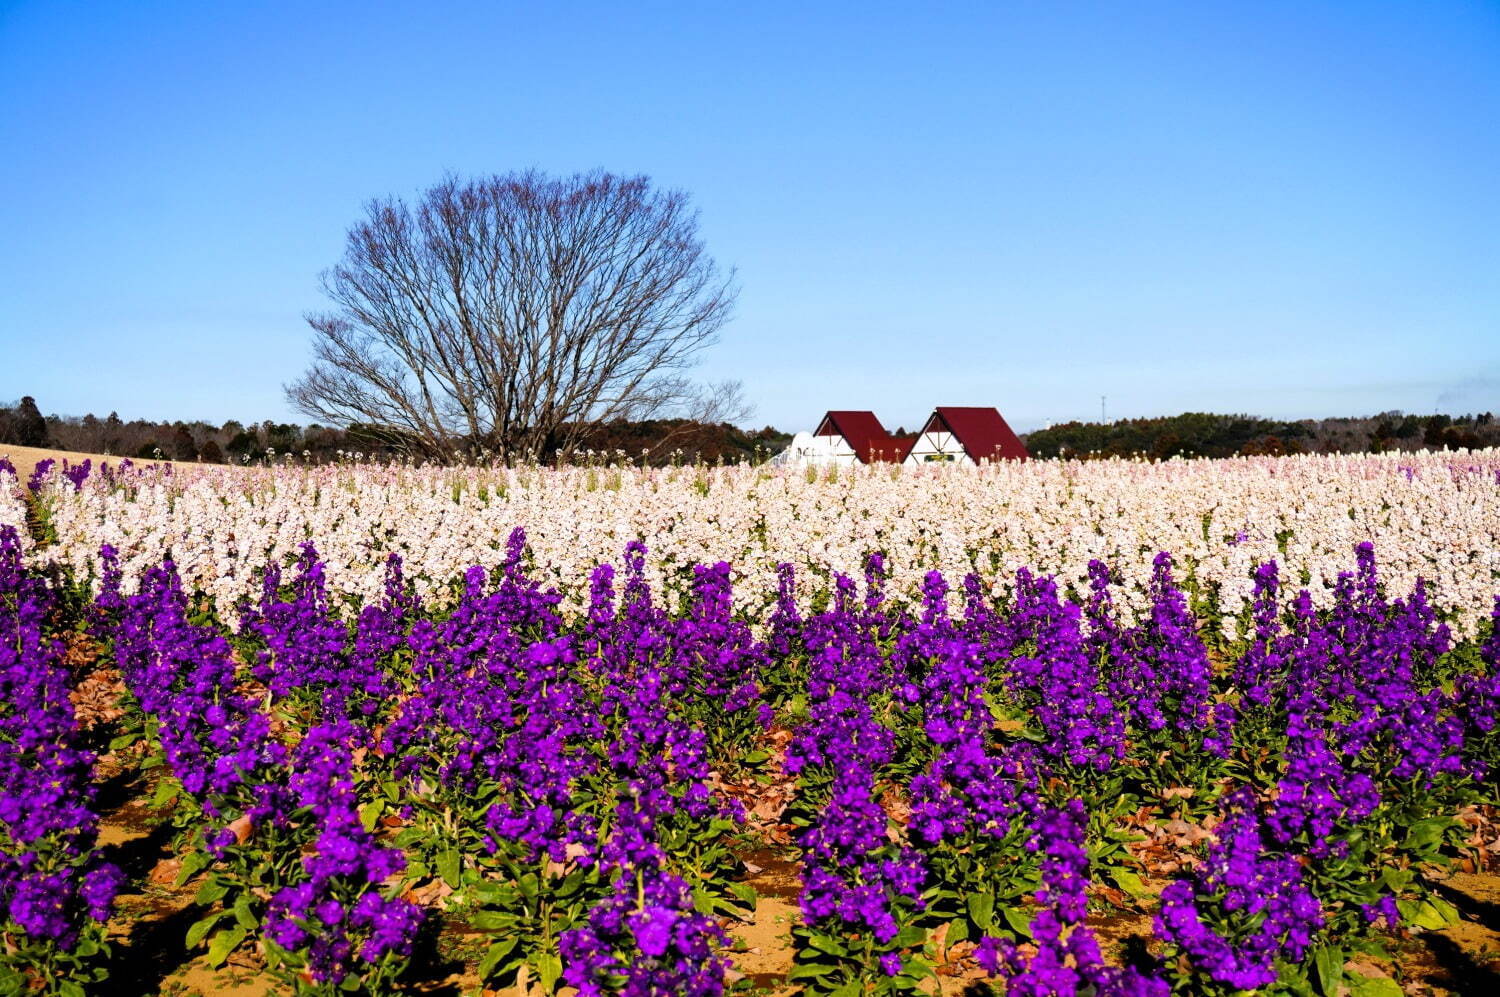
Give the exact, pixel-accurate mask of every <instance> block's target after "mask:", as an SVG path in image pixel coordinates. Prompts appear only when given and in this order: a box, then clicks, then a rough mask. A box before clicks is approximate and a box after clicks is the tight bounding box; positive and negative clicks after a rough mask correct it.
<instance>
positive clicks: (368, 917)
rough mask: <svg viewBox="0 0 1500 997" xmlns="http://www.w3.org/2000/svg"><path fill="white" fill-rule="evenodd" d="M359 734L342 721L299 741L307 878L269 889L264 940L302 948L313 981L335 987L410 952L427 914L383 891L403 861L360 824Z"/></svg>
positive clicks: (295, 787)
mask: <svg viewBox="0 0 1500 997" xmlns="http://www.w3.org/2000/svg"><path fill="white" fill-rule="evenodd" d="M356 736H357V735H356V731H355V730H354V728H353V727H352V725H350V724H349V723H348V722H347V721H338V722H334V723H325V724H319V725H316V726H314V727H312V728H311V729H310V730H308V732H307V734H306V736H305V737H304V738H303V740H302V743H301V744H300V745H298V747H297V751H296V753H295V755H294V757H293V760H292V776H291V780H290V783H291V790H292V793H293V794H294V796H295V798H296V801H297V804H298V806H299V807H300V808H302V812H303V813H304V814H305V816H304V817H303V819H304V820H305V821H306V822H307V823H308V824H309V826H311V827H314V828H316V829H317V837H316V838H315V839H314V841H313V850H312V852H311V853H310V854H308V855H306V856H304V858H303V860H302V867H303V871H304V873H305V874H306V876H307V879H306V880H305V881H303V882H300V883H297V884H295V885H292V886H285V887H282V888H281V889H280V890H279V891H278V892H277V893H276V894H275V895H273V896H272V897H271V901H270V904H269V906H268V908H267V912H266V920H265V933H266V937H267V938H269V939H270V940H271V941H273V942H275V943H276V944H277V945H278V946H280V947H281V948H283V949H285V950H287V951H289V952H301V953H302V956H303V958H304V959H305V961H306V970H307V972H308V973H309V974H310V975H311V977H312V979H313V980H315V981H317V982H319V983H332V984H335V985H338V984H342V983H343V982H344V980H345V979H346V978H347V977H349V976H351V975H354V976H359V975H362V974H361V971H360V969H359V965H358V964H359V963H363V964H365V965H366V966H377V965H379V964H380V963H381V962H382V961H383V960H386V957H387V956H391V955H393V956H396V957H398V958H404V957H406V956H409V955H410V954H411V943H412V938H413V937H414V936H415V934H416V931H417V928H418V927H419V926H420V925H421V923H422V919H423V913H424V912H423V910H422V908H420V907H418V906H417V905H416V904H413V903H411V902H410V901H408V900H404V899H402V898H400V897H392V896H387V895H385V894H384V893H382V891H381V889H380V886H381V884H383V883H385V882H386V881H387V880H389V879H391V878H392V877H393V876H396V875H397V874H398V873H400V872H401V870H402V869H404V868H405V866H406V859H405V856H404V855H403V854H402V852H401V850H400V849H399V848H392V847H387V846H384V845H381V844H380V843H379V842H378V841H376V839H375V837H374V835H372V834H371V833H370V832H369V831H367V830H365V828H364V825H363V824H362V823H361V822H360V817H359V809H358V805H359V800H358V797H357V795H356V793H355V787H354V775H353V756H352V753H351V750H350V744H351V743H352V742H353V741H354V739H355V738H356Z"/></svg>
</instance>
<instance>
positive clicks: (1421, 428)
mask: <svg viewBox="0 0 1500 997" xmlns="http://www.w3.org/2000/svg"><path fill="white" fill-rule="evenodd" d="M1022 438H1023V439H1024V440H1025V442H1026V447H1027V449H1028V450H1030V451H1031V454H1032V456H1033V457H1083V458H1088V457H1128V456H1134V455H1142V456H1146V457H1149V458H1152V459H1155V460H1165V459H1166V458H1168V457H1175V456H1178V455H1181V456H1185V457H1233V456H1236V455H1257V454H1271V455H1278V454H1296V453H1363V452H1375V453H1381V452H1385V451H1389V450H1442V449H1459V448H1468V449H1476V448H1480V447H1493V446H1500V423H1497V422H1496V421H1495V419H1494V417H1493V415H1491V413H1489V412H1484V413H1481V414H1479V415H1460V416H1450V415H1407V414H1405V413H1402V412H1383V413H1381V414H1380V415H1374V416H1362V417H1355V418H1338V419H1299V420H1295V421H1291V422H1283V421H1278V420H1274V419H1261V418H1258V417H1256V416H1251V415H1216V414H1213V413H1209V412H1185V413H1183V414H1182V415H1173V416H1163V417H1160V418H1155V419H1121V420H1118V421H1116V422H1110V423H1097V422H1065V423H1062V424H1061V425H1057V426H1049V427H1047V428H1046V429H1041V430H1038V431H1036V432H1034V433H1030V434H1027V435H1025V436H1023V437H1022Z"/></svg>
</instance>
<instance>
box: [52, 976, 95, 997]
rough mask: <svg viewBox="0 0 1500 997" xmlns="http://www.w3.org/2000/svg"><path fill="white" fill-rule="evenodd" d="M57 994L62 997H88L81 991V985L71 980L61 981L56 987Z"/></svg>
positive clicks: (84, 991) (83, 990)
mask: <svg viewBox="0 0 1500 997" xmlns="http://www.w3.org/2000/svg"><path fill="white" fill-rule="evenodd" d="M57 992H58V993H59V994H61V995H62V997H89V995H88V991H87V990H85V989H83V985H82V984H81V983H75V982H73V981H72V980H63V981H62V982H61V983H59V984H58V985H57Z"/></svg>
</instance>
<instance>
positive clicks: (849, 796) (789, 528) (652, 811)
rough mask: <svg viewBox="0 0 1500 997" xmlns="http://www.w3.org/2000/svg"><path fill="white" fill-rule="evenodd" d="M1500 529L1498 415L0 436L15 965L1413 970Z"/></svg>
mask: <svg viewBox="0 0 1500 997" xmlns="http://www.w3.org/2000/svg"><path fill="white" fill-rule="evenodd" d="M1497 552H1500V454H1497V453H1495V452H1481V453H1441V454H1426V455H1410V454H1406V455H1378V456H1375V455H1372V456H1358V457H1292V458H1247V459H1235V460H1227V461H1177V462H1167V463H1163V464H1147V463H1137V462H1129V461H1100V462H1030V463H1026V464H1020V465H1011V466H1001V467H988V468H983V469H978V470H964V469H951V468H948V469H943V468H940V469H931V470H929V469H915V470H913V469H891V468H880V467H875V468H868V469H866V468H860V469H852V470H851V469H840V470H839V471H838V472H837V473H833V472H830V471H822V472H805V471H802V470H790V471H788V470H771V469H766V468H753V467H728V468H709V467H677V468H666V469H658V470H645V469H634V468H630V467H618V466H607V465H599V466H585V467H574V468H565V469H545V468H535V467H531V468H527V467H522V468H510V469H499V468H493V469H492V468H449V469H433V468H411V467H399V466H398V467H389V466H364V465H338V466H332V467H315V468H300V467H291V466H288V467H276V468H259V469H245V470H238V471H234V472H213V471H203V470H197V469H193V468H183V467H176V468H164V467H143V468H137V467H129V466H123V465H122V466H117V467H100V466H95V465H92V464H85V465H79V466H62V465H47V464H45V463H44V464H43V465H41V466H39V467H38V470H37V472H36V473H35V474H34V475H31V476H29V479H28V480H26V481H22V480H19V479H18V478H17V477H16V475H15V474H14V472H13V471H12V470H11V469H10V468H9V466H8V464H6V463H4V462H0V685H3V687H4V696H3V699H0V780H3V786H0V914H3V916H4V918H5V925H4V943H5V944H4V948H3V950H0V993H28V992H39V993H56V994H67V995H70V997H72V995H78V994H85V993H100V994H110V993H127V992H156V990H157V989H162V990H163V991H164V992H165V989H166V988H167V986H168V985H169V984H170V986H174V987H175V986H179V985H181V984H180V982H177V981H179V979H180V978H179V977H173V975H172V974H173V972H174V967H177V966H180V965H182V964H186V963H189V962H191V963H193V964H194V965H195V966H198V967H199V968H202V969H205V970H207V971H214V972H218V973H220V974H227V975H221V976H218V977H212V979H213V980H214V981H215V982H213V983H212V984H211V985H209V984H201V985H200V986H199V989H200V990H202V992H214V991H215V990H216V989H225V988H230V987H242V988H251V989H245V990H243V992H246V993H250V992H254V993H267V992H274V993H287V994H290V993H319V994H330V995H331V994H335V993H368V994H385V993H399V992H412V993H417V992H451V993H459V992H468V993H476V992H479V991H481V990H485V991H493V992H497V993H508V994H518V995H520V994H526V995H540V994H551V993H570V994H571V993H577V994H585V995H592V994H617V993H618V994H631V995H647V994H661V995H668V994H691V995H713V994H720V993H727V992H742V993H755V992H760V993H786V994H791V993H799V992H800V993H807V994H810V995H839V997H846V995H848V997H852V995H860V994H880V995H886V994H905V993H930V994H938V993H950V994H956V993H960V992H969V993H987V992H994V993H1009V994H1038V995H1040V994H1090V993H1092V994H1101V995H1104V994H1153V995H1154V994H1168V993H1188V994H1198V993H1208V994H1234V993H1240V992H1260V993H1286V994H1322V995H1328V997H1334V995H1337V994H1344V993H1350V994H1354V995H1376V994H1386V995H1393V994H1399V993H1403V992H1414V993H1416V992H1432V988H1433V987H1434V986H1436V985H1437V984H1434V983H1433V982H1432V980H1431V976H1432V974H1431V973H1427V972H1425V971H1423V970H1422V969H1421V967H1420V966H1419V965H1418V964H1417V962H1414V961H1413V959H1412V958H1411V953H1412V952H1413V950H1414V946H1415V947H1420V946H1419V945H1418V942H1417V940H1418V939H1420V938H1421V937H1423V936H1425V935H1427V934H1429V933H1439V932H1443V931H1445V930H1448V929H1449V928H1451V927H1452V926H1454V925H1456V924H1458V923H1459V922H1460V921H1461V920H1462V916H1463V913H1464V912H1463V911H1461V910H1460V908H1459V905H1458V903H1457V901H1458V899H1459V898H1458V897H1457V896H1456V895H1455V893H1454V890H1453V887H1452V886H1451V885H1450V882H1451V877H1452V876H1453V875H1454V874H1455V873H1457V874H1459V875H1465V874H1466V875H1469V876H1472V877H1483V876H1485V875H1488V874H1491V873H1493V872H1494V871H1495V865H1496V860H1497V857H1500V822H1497V820H1496V809H1495V808H1496V805H1497V800H1496V789H1495V786H1496V783H1495V773H1496V771H1497V769H1496V767H1497V766H1500V735H1497V733H1496V731H1495V724H1496V715H1497V711H1500V677H1497V667H1500V637H1497V636H1496V634H1495V620H1496V619H1497V618H1500V601H1497V599H1496V595H1497V593H1500V554H1497ZM122 814H129V815H131V819H132V820H135V821H137V822H138V823H139V824H140V825H141V826H142V827H143V830H142V831H141V833H140V834H137V835H134V836H132V837H131V838H130V841H129V843H128V844H129V847H125V846H123V845H122V844H121V843H120V841H118V840H106V839H107V838H108V837H109V835H107V834H104V833H101V832H102V831H110V830H111V829H112V828H115V827H117V826H118V824H119V823H120V821H121V820H122V817H121V815H122ZM152 897H155V898H158V899H161V900H162V901H163V902H166V900H168V899H170V900H171V901H172V902H173V904H174V905H175V906H174V907H173V911H174V913H173V915H172V919H171V921H170V924H169V925H167V926H166V927H164V928H160V929H159V930H155V931H154V932H153V933H152V938H153V939H154V942H153V944H152V945H151V946H147V945H146V944H145V943H144V942H142V938H143V937H144V936H143V934H142V933H141V932H139V931H137V930H135V927H133V922H132V919H133V918H134V919H136V920H139V918H140V911H141V905H142V899H141V898H145V899H150V898H152ZM772 911H776V912H779V913H778V915H777V916H778V917H782V918H783V920H782V921H780V922H778V923H776V924H774V925H770V927H771V928H772V930H770V931H767V930H765V929H766V928H767V927H768V917H769V912H772ZM1122 926H1123V927H1122ZM148 948H149V953H150V954H149V955H148V954H147V950H148ZM1481 954H1482V953H1481ZM152 960H155V961H156V962H159V963H160V965H159V966H152V965H148V966H146V967H145V968H143V962H146V963H149V962H151V961H152ZM1471 961H1472V960H1471ZM444 988H446V990H445V989H444ZM1459 989H1460V990H1462V986H1460V987H1459ZM177 992H187V991H184V990H179V991H177Z"/></svg>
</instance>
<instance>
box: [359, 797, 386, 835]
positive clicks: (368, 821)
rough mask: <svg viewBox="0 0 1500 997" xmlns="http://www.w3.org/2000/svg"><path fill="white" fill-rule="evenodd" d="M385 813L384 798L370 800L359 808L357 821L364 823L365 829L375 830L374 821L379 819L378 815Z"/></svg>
mask: <svg viewBox="0 0 1500 997" xmlns="http://www.w3.org/2000/svg"><path fill="white" fill-rule="evenodd" d="M383 813H385V801H384V800H371V801H370V802H369V803H366V804H365V805H364V806H362V807H360V808H359V822H360V823H361V824H363V825H364V828H365V830H366V831H374V830H375V822H376V821H378V820H380V815H381V814H383Z"/></svg>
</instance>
